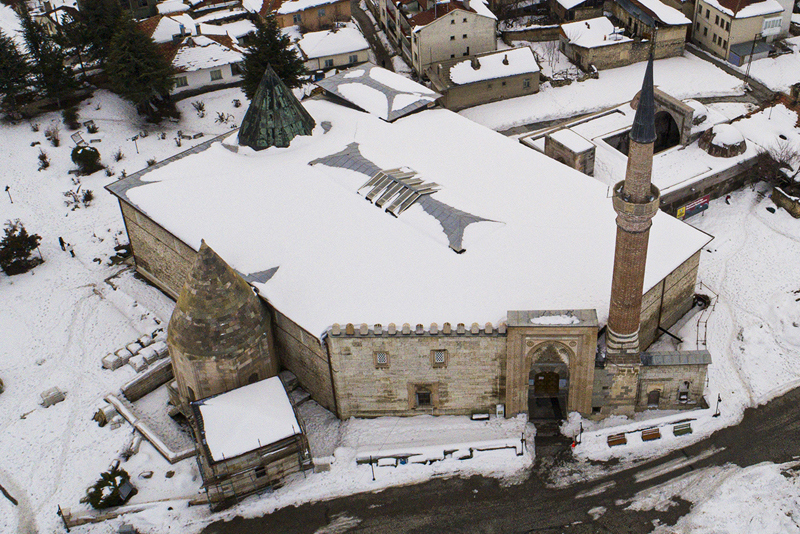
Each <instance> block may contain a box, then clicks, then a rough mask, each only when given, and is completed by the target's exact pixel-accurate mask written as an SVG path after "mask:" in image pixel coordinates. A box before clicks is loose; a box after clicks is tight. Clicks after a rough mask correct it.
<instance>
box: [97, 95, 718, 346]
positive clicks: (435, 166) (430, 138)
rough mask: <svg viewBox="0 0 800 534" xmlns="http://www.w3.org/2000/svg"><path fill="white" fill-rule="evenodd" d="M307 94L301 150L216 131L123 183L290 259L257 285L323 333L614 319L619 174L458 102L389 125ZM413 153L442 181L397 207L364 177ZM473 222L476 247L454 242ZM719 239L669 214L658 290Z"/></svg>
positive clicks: (412, 164)
mask: <svg viewBox="0 0 800 534" xmlns="http://www.w3.org/2000/svg"><path fill="white" fill-rule="evenodd" d="M304 105H305V107H306V109H307V110H308V111H309V113H311V115H312V116H313V117H314V119H315V121H316V124H317V127H316V128H315V129H314V132H313V134H312V135H311V136H298V137H296V138H295V139H294V140H293V141H292V144H291V146H290V147H288V148H274V147H273V148H269V149H266V150H262V151H260V152H254V151H252V150H250V149H248V148H242V147H239V148H238V152H234V151H232V150H228V149H227V148H225V147H224V146H222V144H220V143H214V144H211V145H210V146H209V148H208V149H207V150H205V151H202V152H199V153H195V154H190V155H187V156H186V157H184V158H182V159H178V160H177V161H173V162H171V163H169V164H168V165H165V166H162V167H159V168H153V169H152V170H149V171H146V173H145V174H143V175H141V176H139V175H131V176H129V177H128V178H126V179H123V180H119V181H117V182H114V183H113V184H112V185H110V186H109V189H110V190H112V191H113V192H115V194H117V195H119V196H120V197H121V198H122V199H123V200H124V201H125V202H128V203H130V204H132V205H134V206H136V207H137V208H138V209H139V210H142V211H143V212H144V213H145V214H147V215H148V216H149V217H151V218H152V219H153V220H155V221H156V222H157V223H158V224H160V225H162V226H163V227H164V228H166V229H167V230H168V231H169V232H171V233H173V234H174V235H175V236H177V237H178V238H179V239H180V240H182V241H184V242H185V243H187V244H188V245H189V246H191V247H193V248H195V249H197V248H198V247H199V245H200V240H201V239H205V240H206V242H208V244H209V246H211V247H213V248H214V250H216V251H217V252H218V253H219V254H220V256H222V257H223V258H224V259H225V261H226V262H228V263H229V264H230V265H231V266H232V267H234V268H235V269H236V270H237V271H239V272H242V273H254V272H260V271H264V270H266V269H270V268H274V267H276V266H277V267H278V269H277V271H275V274H274V275H273V276H272V278H271V279H270V280H269V281H267V282H266V283H263V284H262V283H255V284H254V285H255V286H256V287H257V288H258V290H259V292H260V294H261V296H262V297H264V298H266V299H268V300H269V302H270V303H271V304H272V305H274V306H275V307H276V308H277V309H278V310H280V311H281V312H282V313H283V314H285V315H287V316H288V317H290V318H291V319H292V320H293V321H295V322H296V323H298V324H299V325H300V326H301V327H303V328H304V329H306V330H307V331H308V332H311V333H313V334H314V335H318V336H321V335H322V333H323V332H324V331H325V330H326V329H327V328H328V327H329V326H330V325H331V324H333V323H340V324H343V323H347V322H353V323H361V322H368V323H371V324H374V323H381V324H384V325H386V324H389V323H392V322H394V323H396V324H402V323H405V322H409V323H411V324H419V323H421V324H430V323H432V322H436V323H438V324H442V323H444V322H446V321H447V322H451V323H452V324H456V323H459V322H463V323H466V324H470V323H472V322H477V323H479V324H484V323H486V322H489V321H491V322H498V321H500V320H501V319H503V318H504V317H505V316H506V313H507V310H526V309H527V310H532V309H578V308H580V309H596V310H597V314H598V320H599V321H600V323H601V324H603V323H605V321H606V318H607V315H608V305H609V296H610V292H611V273H612V268H613V256H614V242H615V236H616V224H615V218H616V213H615V212H614V210H613V208H612V205H611V199H610V198H609V197H608V188H607V186H606V185H605V184H602V183H600V182H598V181H596V180H595V179H593V178H591V177H589V176H586V175H584V174H582V173H580V172H578V171H576V170H573V169H570V168H568V167H566V166H564V165H562V164H560V163H558V162H557V161H555V160H552V159H550V158H548V157H546V156H544V155H543V154H540V153H538V152H536V151H533V150H531V149H529V148H527V147H525V146H522V145H521V144H520V143H518V142H517V141H516V140H514V139H509V138H507V137H505V136H503V135H501V134H499V133H497V132H494V131H492V130H489V129H488V128H485V127H483V126H480V125H478V124H476V123H474V122H472V121H470V120H468V119H465V118H463V117H461V116H460V115H458V114H456V113H453V112H451V111H449V110H446V109H441V108H435V109H428V110H423V111H420V112H418V113H414V114H411V115H408V116H405V117H402V118H400V119H398V120H396V121H394V122H391V123H390V122H385V121H383V120H380V119H379V118H378V117H376V116H373V115H371V114H369V113H363V112H361V111H359V110H357V109H353V108H351V107H349V106H343V105H340V104H337V103H335V102H332V101H329V100H327V99H323V98H316V99H311V100H307V101H305V102H304ZM226 143H229V144H235V137H234V136H232V137H230V138H228V140H226ZM401 167H404V168H406V169H409V170H412V171H414V172H416V173H417V174H416V175H417V176H418V177H419V178H420V179H422V180H423V181H424V182H426V183H428V182H435V183H436V184H438V190H437V191H436V192H435V193H433V194H432V195H428V196H426V197H423V198H425V199H428V200H427V201H426V202H422V199H420V200H419V201H417V202H416V203H414V204H412V205H411V206H410V207H409V208H408V209H407V210H406V211H404V212H402V213H400V214H399V216H398V217H393V216H391V215H389V214H388V213H386V212H385V211H384V210H383V209H381V208H378V207H377V206H376V205H374V204H371V203H370V202H365V200H364V195H365V194H366V193H367V192H368V191H370V188H366V189H364V188H363V186H364V184H365V183H366V182H367V180H369V179H370V177H371V176H372V175H374V174H373V173H375V172H376V171H375V169H378V170H381V169H384V170H386V169H398V168H401ZM384 207H385V206H384ZM459 231H460V232H462V234H461V244H462V247H463V249H464V252H463V253H462V254H456V253H454V252H453V250H452V249H451V248H450V244H451V242H452V239H453V237H454V236H453V234H454V233H456V234H457V233H458V232H459ZM455 237H456V238H457V237H458V236H457V235H456V236H455ZM708 241H709V237H708V236H707V235H706V234H703V233H702V232H699V231H697V230H695V229H694V228H692V227H691V226H688V225H686V224H684V223H682V222H680V221H678V220H676V219H674V218H673V217H670V216H669V215H666V214H665V213H661V212H659V213H658V214H657V215H656V216H655V218H654V220H653V226H652V229H651V234H650V244H649V252H648V262H647V270H646V275H645V282H644V286H645V290H647V289H649V288H651V287H652V286H654V285H655V284H656V283H658V282H659V281H660V280H662V279H663V278H664V277H665V276H666V275H668V274H669V273H670V272H672V271H673V270H674V269H675V268H676V267H677V266H679V265H680V264H681V263H683V262H684V261H685V260H686V259H687V258H689V257H690V256H692V255H693V254H694V253H696V252H697V251H698V250H699V249H700V248H701V247H702V246H704V245H705V244H706V243H707V242H708ZM542 258H546V260H542Z"/></svg>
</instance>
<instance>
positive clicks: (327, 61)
mask: <svg viewBox="0 0 800 534" xmlns="http://www.w3.org/2000/svg"><path fill="white" fill-rule="evenodd" d="M324 66H325V68H328V67H333V60H332V59H326V60H325V64H324Z"/></svg>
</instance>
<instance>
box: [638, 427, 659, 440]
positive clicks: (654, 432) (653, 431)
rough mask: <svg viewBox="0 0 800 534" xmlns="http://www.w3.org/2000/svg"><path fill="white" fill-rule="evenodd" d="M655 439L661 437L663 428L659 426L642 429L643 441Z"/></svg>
mask: <svg viewBox="0 0 800 534" xmlns="http://www.w3.org/2000/svg"><path fill="white" fill-rule="evenodd" d="M654 439H661V430H659V429H658V428H648V429H647V430H642V441H653V440H654Z"/></svg>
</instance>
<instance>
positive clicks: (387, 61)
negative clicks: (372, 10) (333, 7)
mask: <svg viewBox="0 0 800 534" xmlns="http://www.w3.org/2000/svg"><path fill="white" fill-rule="evenodd" d="M360 4H361V3H360V1H359V0H350V13H351V15H352V16H353V18H354V19H356V22H357V23H358V26H359V28H361V32H362V33H363V34H364V37H366V38H367V42H369V46H370V48H372V51H373V52H374V53H375V60H376V61H377V64H378V66H379V67H383V68H385V69H389V70H391V71H393V70H394V68H393V67H392V55H391V54H390V53H388V52H387V51H386V49H385V48H384V46H383V43H382V42H381V40H380V38H379V37H378V34H377V31H376V28H375V25H374V24H372V19H370V18H369V16H368V15H367V14H366V13H365V12H364V11H363V10H362V9H361V5H360Z"/></svg>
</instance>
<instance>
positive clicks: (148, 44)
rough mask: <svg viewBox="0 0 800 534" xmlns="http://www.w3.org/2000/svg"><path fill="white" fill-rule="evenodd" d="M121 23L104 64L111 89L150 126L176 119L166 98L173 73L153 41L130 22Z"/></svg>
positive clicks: (170, 86)
mask: <svg viewBox="0 0 800 534" xmlns="http://www.w3.org/2000/svg"><path fill="white" fill-rule="evenodd" d="M120 20H121V21H122V22H121V24H120V26H119V29H118V30H117V34H116V35H115V36H114V38H113V39H112V40H111V48H110V49H109V53H108V59H107V60H106V68H105V72H106V74H107V75H108V78H109V84H110V86H111V89H112V90H113V91H114V92H115V93H117V94H118V95H120V96H121V97H123V98H125V99H126V100H129V101H130V102H132V103H133V105H134V106H136V111H137V112H138V113H139V114H140V115H144V116H146V117H147V119H148V120H150V121H152V122H159V121H160V120H161V119H162V118H163V117H164V116H175V114H176V113H177V112H176V111H175V104H174V103H173V102H172V101H171V100H170V96H169V93H170V90H171V89H172V84H173V81H172V75H173V74H174V73H175V70H174V69H173V68H172V65H171V64H170V63H169V62H168V61H167V60H166V58H164V56H163V55H162V54H161V51H160V50H159V48H158V45H156V43H155V42H154V41H153V39H152V38H150V37H148V36H147V35H145V34H144V33H142V32H141V31H139V30H138V29H137V28H136V26H135V25H134V23H133V21H131V20H130V19H120Z"/></svg>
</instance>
